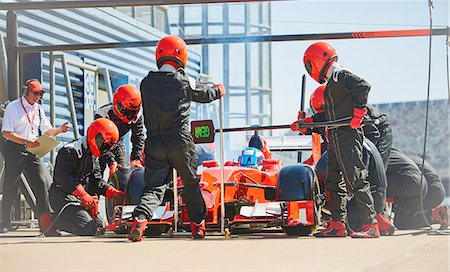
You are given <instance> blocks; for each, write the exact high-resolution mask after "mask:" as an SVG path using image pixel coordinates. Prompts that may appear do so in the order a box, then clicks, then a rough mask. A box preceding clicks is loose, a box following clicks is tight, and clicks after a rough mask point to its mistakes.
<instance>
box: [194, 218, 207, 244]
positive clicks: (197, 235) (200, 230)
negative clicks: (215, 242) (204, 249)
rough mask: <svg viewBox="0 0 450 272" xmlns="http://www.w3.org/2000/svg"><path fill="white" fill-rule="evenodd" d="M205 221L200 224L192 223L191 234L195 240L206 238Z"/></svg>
mask: <svg viewBox="0 0 450 272" xmlns="http://www.w3.org/2000/svg"><path fill="white" fill-rule="evenodd" d="M205 231H206V227H205V220H202V222H200V224H197V223H195V222H192V221H191V232H192V238H193V239H203V238H205Z"/></svg>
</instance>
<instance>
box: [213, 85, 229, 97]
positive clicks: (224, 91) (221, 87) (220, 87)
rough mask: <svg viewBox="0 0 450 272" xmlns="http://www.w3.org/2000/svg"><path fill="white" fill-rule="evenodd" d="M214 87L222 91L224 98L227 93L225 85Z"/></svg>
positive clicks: (221, 94)
mask: <svg viewBox="0 0 450 272" xmlns="http://www.w3.org/2000/svg"><path fill="white" fill-rule="evenodd" d="M214 87H216V88H218V89H219V91H220V96H224V95H225V94H226V93H227V89H225V86H224V85H223V84H216V85H214Z"/></svg>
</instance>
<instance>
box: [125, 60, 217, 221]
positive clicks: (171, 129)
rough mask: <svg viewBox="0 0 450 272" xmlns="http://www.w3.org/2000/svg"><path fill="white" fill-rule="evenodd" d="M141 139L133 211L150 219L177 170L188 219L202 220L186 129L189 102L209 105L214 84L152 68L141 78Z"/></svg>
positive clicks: (202, 208)
mask: <svg viewBox="0 0 450 272" xmlns="http://www.w3.org/2000/svg"><path fill="white" fill-rule="evenodd" d="M140 89H141V95H142V101H143V102H142V106H143V113H144V123H145V127H146V129H147V138H146V140H145V151H144V152H145V174H144V177H145V189H144V194H143V196H142V198H141V203H140V205H138V206H137V207H136V209H135V210H134V213H133V215H134V216H136V217H139V218H142V217H143V216H145V217H146V218H147V219H151V218H152V215H153V212H154V211H155V210H156V208H157V207H158V206H159V205H160V204H161V202H162V200H163V197H164V192H165V191H166V188H167V185H168V183H169V181H170V180H171V178H172V168H175V169H176V170H177V172H178V174H179V175H180V176H181V179H182V180H183V184H184V188H183V193H182V195H183V201H184V202H185V203H186V207H187V212H188V216H189V219H190V220H191V221H193V222H195V223H200V222H201V221H202V220H203V219H204V218H205V215H206V207H205V202H204V200H203V197H202V194H201V192H200V187H199V186H198V183H199V179H198V178H197V176H196V169H197V155H196V153H195V148H194V142H193V139H192V136H191V133H190V127H189V123H188V122H189V114H190V111H191V101H196V102H202V103H208V102H211V101H213V100H215V99H218V98H219V97H220V90H219V89H218V88H216V87H211V86H208V85H203V84H199V83H196V82H195V81H194V80H192V79H189V78H188V76H187V75H186V72H185V71H184V70H183V69H178V70H176V71H174V72H162V71H158V72H150V73H149V74H148V75H147V76H146V77H145V78H144V79H143V80H142V82H141V88H140Z"/></svg>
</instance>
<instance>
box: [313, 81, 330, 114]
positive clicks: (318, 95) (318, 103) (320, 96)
mask: <svg viewBox="0 0 450 272" xmlns="http://www.w3.org/2000/svg"><path fill="white" fill-rule="evenodd" d="M326 86H327V85H326V84H323V85H320V86H319V87H317V89H316V90H315V91H314V92H313V93H312V94H311V97H310V98H309V107H310V108H311V111H312V112H313V113H314V114H316V113H319V112H323V106H324V105H325V98H324V93H325V88H326Z"/></svg>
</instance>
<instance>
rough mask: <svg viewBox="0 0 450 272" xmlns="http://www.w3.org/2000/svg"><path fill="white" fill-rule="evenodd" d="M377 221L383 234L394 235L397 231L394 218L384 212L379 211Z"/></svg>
mask: <svg viewBox="0 0 450 272" xmlns="http://www.w3.org/2000/svg"><path fill="white" fill-rule="evenodd" d="M376 219H377V222H378V229H379V230H380V235H381V236H388V235H393V234H394V232H395V227H394V223H393V222H392V220H390V218H389V217H386V216H385V215H384V214H382V213H377V217H376Z"/></svg>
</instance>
